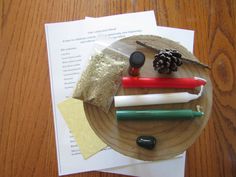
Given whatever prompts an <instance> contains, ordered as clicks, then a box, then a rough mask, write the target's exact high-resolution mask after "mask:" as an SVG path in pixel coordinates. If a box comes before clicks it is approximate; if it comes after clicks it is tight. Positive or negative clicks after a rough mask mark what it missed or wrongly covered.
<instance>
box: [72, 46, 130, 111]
mask: <svg viewBox="0 0 236 177" xmlns="http://www.w3.org/2000/svg"><path fill="white" fill-rule="evenodd" d="M127 65H128V58H126V57H124V56H123V55H120V54H117V53H114V52H111V51H107V52H102V53H100V54H96V55H93V56H92V57H91V60H90V62H89V64H88V66H87V68H86V70H85V71H84V72H83V73H82V76H81V79H80V80H79V81H78V83H77V85H76V89H75V91H74V94H73V97H74V98H77V99H80V100H83V101H84V102H87V103H90V104H93V105H95V106H97V107H99V108H101V109H102V110H103V111H105V112H108V111H109V108H110V105H111V103H112V101H113V96H114V95H115V93H116V91H117V89H118V87H119V85H120V82H121V76H122V73H123V71H124V70H126V69H127Z"/></svg>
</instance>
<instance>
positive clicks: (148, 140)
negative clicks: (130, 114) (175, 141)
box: [136, 136, 156, 149]
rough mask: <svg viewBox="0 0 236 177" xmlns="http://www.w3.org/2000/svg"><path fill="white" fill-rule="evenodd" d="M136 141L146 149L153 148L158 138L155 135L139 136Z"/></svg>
mask: <svg viewBox="0 0 236 177" xmlns="http://www.w3.org/2000/svg"><path fill="white" fill-rule="evenodd" d="M136 143H137V145H139V146H140V147H143V148H145V149H153V148H154V147H155V145H156V138H155V137H153V136H139V137H138V138H137V139H136Z"/></svg>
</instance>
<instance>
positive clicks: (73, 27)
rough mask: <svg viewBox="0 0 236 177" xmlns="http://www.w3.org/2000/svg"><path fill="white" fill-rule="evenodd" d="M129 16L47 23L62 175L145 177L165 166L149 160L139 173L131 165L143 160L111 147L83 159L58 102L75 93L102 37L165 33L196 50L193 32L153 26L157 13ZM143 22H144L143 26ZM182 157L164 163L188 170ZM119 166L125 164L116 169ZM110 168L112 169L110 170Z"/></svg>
mask: <svg viewBox="0 0 236 177" xmlns="http://www.w3.org/2000/svg"><path fill="white" fill-rule="evenodd" d="M128 16H129V17H128ZM128 16H127V14H123V15H119V18H118V17H117V16H111V17H104V18H101V20H96V21H92V20H91V21H87V20H86V21H85V20H80V21H73V22H64V23H55V24H46V25H45V30H46V37H47V47H48V60H49V70H50V80H51V94H52V102H53V112H54V124H55V135H56V145H57V157H58V171H59V175H65V174H72V173H78V172H83V171H89V170H99V169H106V170H107V171H110V172H114V173H116V172H117V173H125V174H128V175H135V176H142V175H143V174H152V173H153V174H154V173H158V171H155V170H154V171H153V169H159V167H160V168H162V165H158V166H159V167H157V166H156V164H160V163H162V162H158V163H148V164H146V163H145V164H142V169H143V170H142V172H139V171H137V170H135V167H133V166H127V165H129V164H134V163H141V162H142V161H137V160H134V159H132V158H127V157H125V156H123V155H121V154H119V153H117V152H115V151H113V150H111V149H109V148H108V149H106V150H104V151H102V152H100V153H98V154H97V155H95V156H94V157H92V158H90V159H89V160H86V161H85V160H83V158H82V156H81V155H80V152H79V148H78V146H77V145H76V143H75V141H74V139H73V137H72V136H71V134H70V132H69V130H68V128H67V126H66V124H65V122H64V120H63V118H62V117H61V115H60V113H59V112H58V110H57V107H56V105H57V103H59V102H61V101H62V100H64V99H65V98H68V97H70V96H71V94H72V91H73V88H74V86H75V84H76V81H77V80H78V78H79V77H80V74H81V72H82V70H83V69H84V66H85V64H86V62H87V60H86V59H87V58H88V56H89V55H90V48H91V46H92V45H91V44H92V43H93V42H94V40H95V39H97V38H99V37H104V36H108V35H109V34H110V36H113V39H114V40H115V39H120V38H122V37H127V36H130V35H135V34H154V35H162V36H163V37H167V38H168V37H169V38H170V39H172V40H176V41H179V42H180V43H181V44H184V45H185V46H186V47H187V48H188V49H189V50H190V51H192V48H193V47H192V46H193V45H192V44H193V32H192V31H187V30H179V29H171V28H165V27H157V28H156V27H153V26H154V25H155V24H156V22H155V16H154V14H153V12H144V13H135V14H128ZM114 18H115V19H116V20H115V21H114V20H113V19H114ZM134 19H136V20H134ZM137 19H138V20H137ZM134 21H137V23H138V24H135V23H136V22H134ZM122 24H124V25H122ZM130 24H132V26H130ZM140 24H142V25H141V26H140ZM168 31H169V32H168ZM114 33H116V34H114ZM172 34H175V35H173V36H172V37H174V38H172V37H171V35H172ZM183 39H186V40H185V42H183ZM111 157H112V158H111ZM113 159H115V160H113ZM178 159H179V160H181V162H180V161H179V160H178V161H176V159H174V160H168V161H165V162H164V164H166V163H168V164H166V165H168V166H169V165H170V166H175V165H176V163H178V164H179V165H180V166H181V167H182V168H183V169H184V165H183V163H184V159H185V156H181V157H180V158H178ZM181 164H182V165H181ZM117 166H122V167H119V168H115V169H114V168H113V167H117ZM110 167H112V169H107V168H110ZM182 168H181V169H180V171H178V172H177V171H176V173H177V174H178V173H180V174H182V176H183V169H182ZM158 174H159V173H158ZM144 176H145V175H144ZM166 176H168V175H166Z"/></svg>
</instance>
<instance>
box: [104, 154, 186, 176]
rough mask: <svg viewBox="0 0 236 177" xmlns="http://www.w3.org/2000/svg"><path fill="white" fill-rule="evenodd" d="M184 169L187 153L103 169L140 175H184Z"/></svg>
mask: <svg viewBox="0 0 236 177" xmlns="http://www.w3.org/2000/svg"><path fill="white" fill-rule="evenodd" d="M184 170H185V153H184V154H183V155H182V156H178V157H176V158H174V159H169V160H162V161H156V162H145V163H139V164H134V165H129V166H124V167H116V168H111V169H105V170H101V171H103V172H108V173H117V174H123V175H130V176H139V177H184Z"/></svg>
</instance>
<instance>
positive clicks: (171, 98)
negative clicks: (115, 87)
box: [114, 86, 203, 107]
mask: <svg viewBox="0 0 236 177" xmlns="http://www.w3.org/2000/svg"><path fill="white" fill-rule="evenodd" d="M202 92H203V86H201V90H200V92H199V94H191V93H188V92H179V93H162V94H145V95H124V96H115V98H114V102H115V107H126V106H142V105H156V104H170V103H187V102H189V101H191V100H195V99H198V98H199V97H200V96H201V95H202Z"/></svg>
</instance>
